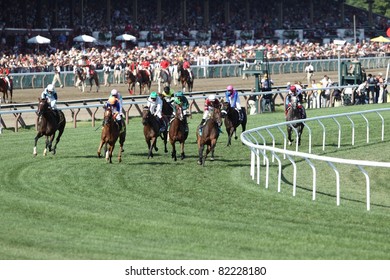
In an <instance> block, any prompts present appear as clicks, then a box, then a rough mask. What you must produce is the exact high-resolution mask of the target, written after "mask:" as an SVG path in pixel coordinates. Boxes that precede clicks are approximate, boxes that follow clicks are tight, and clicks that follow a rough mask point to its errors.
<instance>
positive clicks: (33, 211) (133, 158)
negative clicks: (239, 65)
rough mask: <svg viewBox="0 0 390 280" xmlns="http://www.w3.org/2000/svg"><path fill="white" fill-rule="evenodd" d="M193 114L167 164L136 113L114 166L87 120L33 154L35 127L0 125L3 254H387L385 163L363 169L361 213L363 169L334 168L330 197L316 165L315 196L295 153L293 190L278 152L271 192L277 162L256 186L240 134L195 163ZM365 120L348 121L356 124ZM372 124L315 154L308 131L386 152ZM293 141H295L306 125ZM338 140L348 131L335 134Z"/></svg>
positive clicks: (328, 181)
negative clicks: (150, 153) (181, 145)
mask: <svg viewBox="0 0 390 280" xmlns="http://www.w3.org/2000/svg"><path fill="white" fill-rule="evenodd" d="M383 106H385V105H383ZM378 107H379V106H378ZM369 108H373V107H372V106H365V107H362V106H351V107H344V108H329V109H326V110H322V109H321V110H309V111H308V115H309V116H310V117H311V116H314V115H321V114H325V113H338V112H343V111H346V110H363V109H369ZM200 118H201V116H200V115H194V117H193V119H190V120H189V126H190V131H191V133H190V135H189V138H188V141H187V143H186V147H185V151H186V155H187V158H186V159H184V160H183V161H180V160H178V161H177V162H174V161H173V160H172V159H171V157H170V151H171V148H170V146H168V149H169V153H168V154H164V152H163V147H162V143H161V139H159V144H158V147H159V148H160V149H159V151H158V152H157V153H155V157H154V158H152V159H149V160H148V159H147V148H146V143H145V141H144V139H143V133H142V125H141V121H140V119H139V118H132V119H131V120H130V123H129V125H128V134H127V141H126V143H125V152H124V154H123V158H122V160H123V162H122V163H118V162H117V160H116V158H115V159H113V164H107V163H106V162H105V160H104V159H98V158H97V156H96V152H97V147H98V144H99V140H100V132H99V131H96V130H95V128H92V127H91V126H90V123H79V124H78V128H77V129H74V128H71V126H67V128H66V130H65V133H64V135H63V138H62V140H61V142H60V143H59V145H58V149H57V154H56V155H55V156H53V155H52V154H49V155H48V156H46V157H43V156H42V150H43V145H44V139H40V141H39V142H38V156H37V157H36V158H34V157H33V156H32V151H33V138H34V136H35V132H34V131H33V129H27V130H22V131H21V132H18V133H13V132H11V131H10V130H5V131H3V134H2V135H0V145H1V147H2V151H1V154H0V160H1V163H2V168H1V170H2V174H1V176H0V221H1V227H0V256H1V258H2V259H388V252H389V250H390V242H389V241H390V239H389V236H390V229H389V227H387V226H386V223H385V221H387V220H389V218H390V212H389V207H390V203H389V201H390V199H389V193H388V189H386V186H387V185H388V184H387V182H388V175H387V174H388V172H386V170H384V169H380V170H379V171H376V170H375V169H373V170H370V172H374V175H375V176H372V177H373V180H372V182H371V184H372V186H373V187H372V197H371V199H372V208H371V211H370V212H367V211H366V208H365V184H364V178H363V176H362V175H361V173H359V172H357V171H356V168H351V169H347V168H346V169H343V170H342V171H343V172H347V176H343V177H342V178H343V179H342V192H341V193H342V199H341V205H340V206H338V207H337V206H336V199H335V176H334V174H333V173H332V170H330V169H329V167H326V166H325V165H324V166H323V169H321V168H322V167H320V169H321V171H320V172H319V173H318V175H319V176H318V179H317V188H318V193H317V199H316V200H315V201H313V200H312V199H311V195H312V191H311V180H312V175H311V174H312V173H311V171H310V167H308V166H307V164H305V162H304V161H303V162H298V170H299V172H300V174H301V175H300V176H299V177H298V182H297V185H298V190H297V195H296V196H295V197H293V196H292V176H291V174H292V166H291V164H290V163H289V162H288V161H284V162H283V174H282V186H281V187H282V191H281V192H280V193H278V192H277V189H276V187H277V182H276V180H275V177H276V174H277V173H276V172H277V164H276V163H273V164H271V166H270V168H271V174H272V175H271V176H270V185H269V189H266V188H265V187H264V171H263V169H262V171H261V172H262V178H261V182H260V185H257V184H256V181H253V180H252V179H251V178H250V176H249V165H250V160H249V155H250V154H249V150H248V148H247V147H246V146H244V145H242V144H241V142H240V140H237V141H235V140H233V143H232V146H231V147H226V143H227V137H226V133H224V134H222V135H221V137H220V139H219V141H218V144H217V148H216V153H215V155H216V160H215V161H214V162H211V161H209V160H207V161H206V166H205V167H201V166H199V165H197V163H196V161H197V146H196V143H195V129H196V126H197V124H198V123H199V121H200ZM248 118H249V120H248V129H250V128H254V127H258V126H260V125H265V124H270V123H275V122H282V121H283V120H284V115H283V112H282V110H281V109H280V108H278V112H277V113H266V114H261V115H255V116H249V117H248ZM363 124H364V123H363V121H362V123H361V125H358V128H357V129H363V130H364V129H365V127H364V125H363ZM378 125H379V124H378ZM334 129H335V128H334ZM370 129H371V131H372V132H373V135H372V137H371V141H372V142H370V143H371V144H369V145H367V144H366V143H365V140H364V137H360V138H359V137H357V139H356V146H355V147H354V148H351V147H350V146H347V148H342V149H338V148H337V147H335V145H334V143H336V140H334V139H333V140H330V141H329V143H327V144H328V145H329V147H327V149H326V151H325V152H324V151H322V149H321V143H322V142H321V139H320V137H315V139H313V141H314V146H315V149H316V152H318V153H322V154H325V155H329V156H341V157H346V158H348V157H353V158H367V157H370V158H371V157H375V158H376V160H380V159H383V160H388V159H387V157H386V155H387V154H388V153H386V152H384V151H386V150H387V149H388V140H387V141H386V142H385V143H382V142H380V140H379V139H380V136H379V133H378V132H377V130H376V126H371V127H370ZM313 130H315V128H313ZM240 131H241V130H239V132H240ZM334 131H335V130H334ZM334 131H331V132H330V133H333V134H335V133H334ZM320 134H321V133H318V132H316V134H315V135H320ZM386 138H388V137H387V135H386ZM276 140H277V141H281V140H280V139H276ZM302 141H303V142H302V148H303V149H305V148H304V147H305V145H307V143H308V139H307V130H306V131H304V136H303V140H302ZM348 141H349V140H348V134H347V133H346V134H345V135H343V143H347V142H348ZM333 142H334V143H333ZM117 149H118V147H116V148H115V152H114V153H115V154H116V152H117V151H118V150H117ZM368 154H369V155H368ZM262 168H263V167H262ZM375 172H376V173H375ZM359 174H360V175H359Z"/></svg>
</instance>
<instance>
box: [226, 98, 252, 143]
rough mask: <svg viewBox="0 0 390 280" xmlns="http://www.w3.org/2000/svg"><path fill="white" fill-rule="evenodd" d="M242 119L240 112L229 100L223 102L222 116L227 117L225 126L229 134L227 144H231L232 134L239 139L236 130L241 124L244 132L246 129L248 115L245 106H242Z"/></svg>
mask: <svg viewBox="0 0 390 280" xmlns="http://www.w3.org/2000/svg"><path fill="white" fill-rule="evenodd" d="M241 112H242V120H240V116H239V112H238V111H237V110H236V109H235V108H233V107H231V106H230V103H229V102H223V104H222V117H223V118H224V119H225V121H224V122H225V127H226V132H227V135H228V142H227V146H230V145H231V143H232V142H231V140H232V136H233V134H234V139H236V140H237V135H236V130H237V127H238V126H240V125H241V127H242V132H244V131H245V129H246V122H247V115H246V110H245V108H241Z"/></svg>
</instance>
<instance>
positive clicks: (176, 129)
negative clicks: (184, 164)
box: [169, 104, 188, 161]
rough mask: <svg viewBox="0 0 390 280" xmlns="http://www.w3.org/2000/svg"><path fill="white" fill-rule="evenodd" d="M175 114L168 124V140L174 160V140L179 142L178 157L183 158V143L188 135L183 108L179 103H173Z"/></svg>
mask: <svg viewBox="0 0 390 280" xmlns="http://www.w3.org/2000/svg"><path fill="white" fill-rule="evenodd" d="M175 108H176V114H175V117H174V118H173V120H172V121H171V124H170V126H169V142H170V143H171V145H172V154H171V155H172V158H173V159H174V160H175V161H176V160H177V156H176V145H175V143H176V142H179V143H180V150H181V153H180V158H181V159H182V160H183V159H184V158H185V154H184V143H185V141H186V139H187V137H188V130H187V131H186V125H185V120H184V118H185V116H184V115H183V109H182V107H181V106H180V105H178V104H175Z"/></svg>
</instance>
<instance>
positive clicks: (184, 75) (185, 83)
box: [177, 65, 194, 92]
mask: <svg viewBox="0 0 390 280" xmlns="http://www.w3.org/2000/svg"><path fill="white" fill-rule="evenodd" d="M177 71H178V72H179V81H180V83H181V87H182V89H183V92H184V91H185V90H186V88H188V91H189V92H192V88H193V87H194V75H192V78H191V77H190V73H188V70H187V69H184V68H183V66H182V65H179V66H178V69H177Z"/></svg>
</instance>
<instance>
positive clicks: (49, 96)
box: [41, 84, 58, 110]
mask: <svg viewBox="0 0 390 280" xmlns="http://www.w3.org/2000/svg"><path fill="white" fill-rule="evenodd" d="M41 99H46V101H47V102H48V103H49V105H50V108H52V109H53V110H57V99H58V97H57V92H56V91H55V90H54V86H53V85H52V84H48V85H47V87H46V88H45V89H44V91H42V93H41Z"/></svg>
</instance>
